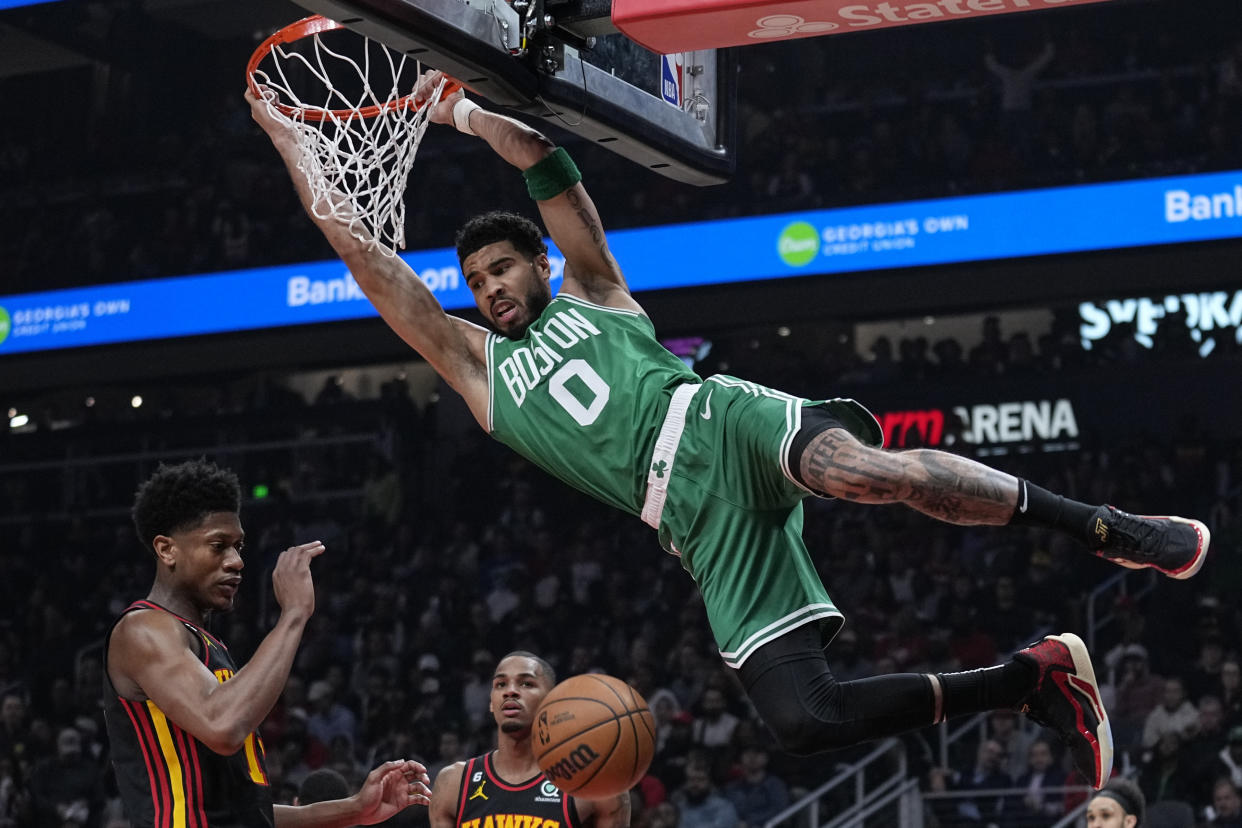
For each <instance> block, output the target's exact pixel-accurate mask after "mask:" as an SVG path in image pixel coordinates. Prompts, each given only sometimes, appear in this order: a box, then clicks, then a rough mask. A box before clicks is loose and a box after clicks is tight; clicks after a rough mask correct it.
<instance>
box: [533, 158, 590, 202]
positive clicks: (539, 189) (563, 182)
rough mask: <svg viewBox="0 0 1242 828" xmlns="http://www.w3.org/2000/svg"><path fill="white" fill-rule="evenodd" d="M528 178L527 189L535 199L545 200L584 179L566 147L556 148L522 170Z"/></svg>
mask: <svg viewBox="0 0 1242 828" xmlns="http://www.w3.org/2000/svg"><path fill="white" fill-rule="evenodd" d="M522 177H523V178H525V179H526V191H527V192H528V193H530V197H531V198H533V199H534V200H535V201H544V200H546V199H549V198H552V197H553V196H558V195H560V194H561V193H563V192H565V191H566V190H568V189H569V188H570V187H572V186H574V185H575V184H577V183H578V182H579V181H581V180H582V173H580V172H578V167H577V165H575V164H574V160H573V159H572V158H570V157H569V153H567V152H565V148H564V147H557V148H556V150H555V151H554V152H553V153H552V154H551V155H549V156H547V157H546V158H544V159H543V160H542V161H540V162H539V163H538V164H535V165H534V166H532V167H529V168H528V169H525V170H522Z"/></svg>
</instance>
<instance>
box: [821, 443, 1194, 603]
mask: <svg viewBox="0 0 1242 828" xmlns="http://www.w3.org/2000/svg"><path fill="white" fill-rule="evenodd" d="M798 467H799V471H800V472H801V479H802V480H803V481H805V482H806V483H807V485H809V486H811V487H812V488H814V489H816V490H817V491H819V492H822V493H823V494H826V495H830V496H832V497H839V498H842V499H845V500H853V501H855V502H858V503H871V504H882V503H904V504H906V505H907V506H909V507H911V508H913V509H917V510H918V511H920V512H922V513H924V514H926V515H930V516H931V517H934V518H936V519H938V520H943V521H945V522H947V523H953V524H957V525H959V526H971V525H980V524H982V525H989V526H1003V525H1006V524H1009V523H1018V524H1033V525H1042V526H1048V527H1050V528H1055V529H1060V530H1062V531H1065V532H1068V533H1069V534H1071V535H1074V536H1075V537H1078V538H1080V539H1082V540H1083V541H1084V542H1085V543H1087V544H1088V545H1089V546H1091V548H1092V549H1094V550H1095V553H1096V554H1097V555H1099V556H1101V557H1104V558H1107V559H1109V560H1111V561H1113V562H1115V563H1118V564H1120V565H1122V566H1126V567H1130V568H1134V569H1141V568H1144V567H1151V568H1153V569H1158V570H1159V571H1161V572H1163V573H1164V574H1166V575H1168V576H1169V577H1171V578H1178V579H1184V578H1189V577H1191V576H1193V575H1194V574H1195V573H1196V572H1198V571H1199V569H1200V568H1201V567H1202V566H1203V562H1204V560H1205V559H1206V558H1207V551H1208V546H1209V544H1210V542H1211V534H1210V533H1209V532H1208V529H1207V527H1206V526H1205V525H1203V523H1201V522H1200V521H1197V520H1189V519H1187V518H1180V517H1172V516H1158V517H1148V516H1141V515H1131V514H1127V513H1126V512H1122V511H1121V510H1119V509H1116V508H1114V507H1112V506H1090V505H1088V504H1085V503H1078V502H1077V501H1074V500H1070V499H1069V498H1065V497H1061V496H1059V495H1055V494H1053V493H1052V492H1049V491H1046V490H1044V489H1041V488H1039V487H1038V486H1035V485H1034V484H1032V483H1029V482H1028V481H1026V480H1020V479H1018V478H1016V477H1014V476H1013V475H1011V474H1006V473H1005V472H1002V471H997V470H996V469H993V468H990V467H988V466H985V465H983V464H982V463H978V462H976V461H974V460H970V459H968V458H965V457H959V456H958V455H956V454H949V453H948V452H943V451H935V450H933V449H911V450H909V451H885V450H883V449H878V448H873V447H871V446H867V445H865V444H863V443H861V442H859V441H858V440H857V439H856V438H855V437H854V436H853V435H852V434H850V433H849V432H848V431H846V430H845V429H843V428H828V429H825V430H823V431H821V432H820V433H818V434H816V435H815V436H814V437H812V438H811V440H810V442H809V443H808V444H807V446H806V448H805V449H804V450H803V452H802V455H801V457H800V458H799V460H798Z"/></svg>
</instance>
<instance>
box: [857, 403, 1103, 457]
mask: <svg viewBox="0 0 1242 828" xmlns="http://www.w3.org/2000/svg"><path fill="white" fill-rule="evenodd" d="M949 417H953V418H954V419H953V420H950V419H948V418H949ZM876 419H877V420H879V421H880V428H881V429H883V431H884V444H885V445H887V446H889V447H891V448H909V447H915V446H951V445H953V444H954V442H955V441H956V435H957V434H958V433H960V435H961V439H962V441H963V442H966V443H971V444H973V445H976V446H997V445H1008V444H1020V443H1045V444H1049V446H1048V450H1051V449H1052V448H1054V447H1060V448H1071V447H1076V445H1077V444H1076V443H1073V442H1072V441H1075V440H1077V439H1078V435H1079V428H1078V418H1077V416H1076V415H1075V413H1074V405H1073V403H1072V402H1070V401H1069V400H1067V399H1060V400H1026V401H1017V402H1003V403H995V404H992V403H981V404H978V405H971V406H962V405H958V406H954V407H953V408H952V409H950V410H949V413H946V410H944V409H939V408H929V409H921V410H914V411H888V412H884V413H882V414H878V415H876ZM947 424H948V425H951V426H953V427H952V428H949V429H946V425H947ZM959 429H960V431H959ZM946 430H947V431H948V432H949V433H946ZM1058 441H1062V444H1059V445H1057V446H1053V445H1051V444H1054V443H1057V442H1058Z"/></svg>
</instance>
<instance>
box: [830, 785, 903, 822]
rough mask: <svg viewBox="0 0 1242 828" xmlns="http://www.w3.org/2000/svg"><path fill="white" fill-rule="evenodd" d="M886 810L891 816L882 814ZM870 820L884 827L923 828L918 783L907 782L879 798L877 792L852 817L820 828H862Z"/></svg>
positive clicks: (843, 818) (849, 815)
mask: <svg viewBox="0 0 1242 828" xmlns="http://www.w3.org/2000/svg"><path fill="white" fill-rule="evenodd" d="M887 809H892V810H893V811H895V813H886V810H887ZM871 817H877V818H878V819H880V820H882V821H881V822H879V823H878V824H880V825H884V826H891V825H897V826H900V828H923V823H924V819H923V799H922V797H921V795H920V794H919V780H917V779H907V780H906V781H905V782H904V783H901V784H899V785H897V786H896V787H894V788H892V789H891V790H888V791H887V792H886V793H883V794H882V795H880V794H879V793H878V792H877V793H876V795H874V796H873V797H872V798H871V799H870V801H869V802H868V804H867V806H866V807H865V808H862V809H860V810H859V811H857V812H856V813H852V814H842V815H841V816H840V817H838V818H836V819H834V820H833V821H832V822H829V823H828V824H827V825H825V826H824V828H862V826H865V825H866V823H867V820H868V819H869V818H871ZM894 818H895V819H894Z"/></svg>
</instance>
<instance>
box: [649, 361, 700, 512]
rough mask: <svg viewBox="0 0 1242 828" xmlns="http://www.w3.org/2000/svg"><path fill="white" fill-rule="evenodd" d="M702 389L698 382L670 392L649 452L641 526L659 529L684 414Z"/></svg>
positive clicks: (684, 418) (683, 427)
mask: <svg viewBox="0 0 1242 828" xmlns="http://www.w3.org/2000/svg"><path fill="white" fill-rule="evenodd" d="M702 387H703V386H702V385H701V384H699V383H693V382H692V383H686V384H685V385H679V386H678V387H677V389H676V390H675V391H673V400H672V402H670V403H669V404H668V413H666V414H665V415H664V424H663V425H661V426H660V434H659V435H658V436H657V437H656V443H655V449H654V450H653V451H652V452H651V465H650V466H649V467H648V468H647V496H646V497H645V498H643V511H642V519H643V523H645V524H647V525H648V526H650V527H651V528H652V529H656V530H658V529H659V528H660V518H661V517H662V516H663V515H664V500H665V498H667V497H668V481H669V478H670V477H671V476H672V473H673V462H674V461H675V460H676V458H677V446H678V444H680V443H681V433H682V431H684V430H685V428H686V411H687V410H688V409H689V408H690V401H691V400H692V399H694V394H695V392H697V391H698V390H699V389H700V388H702Z"/></svg>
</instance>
